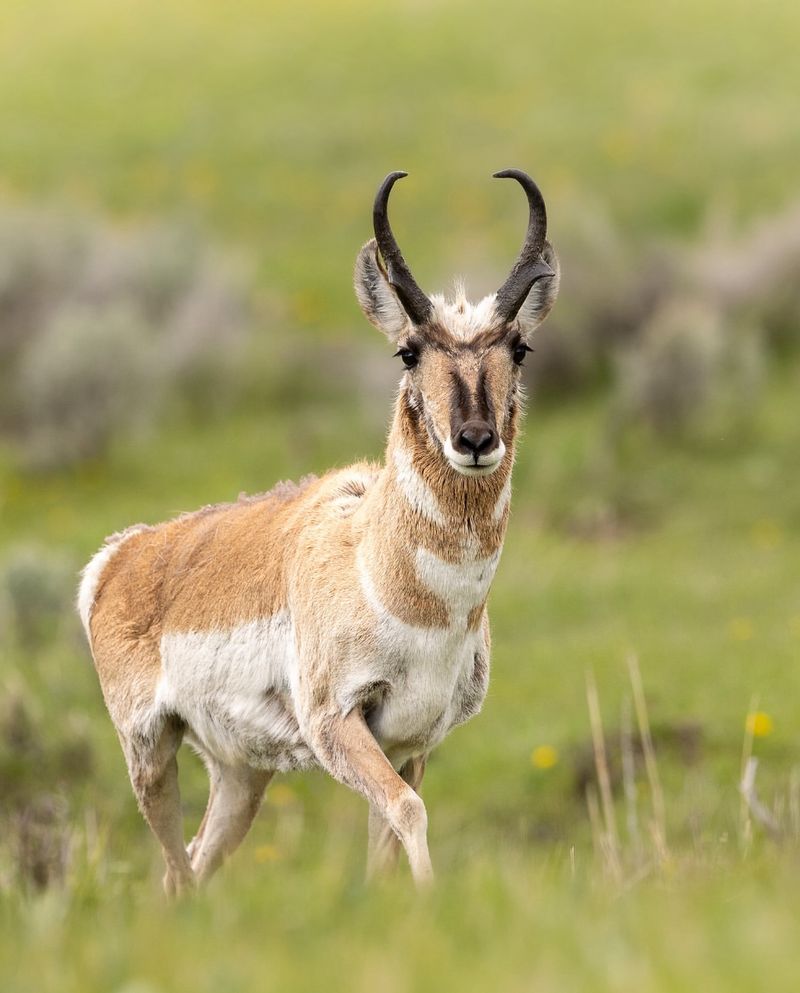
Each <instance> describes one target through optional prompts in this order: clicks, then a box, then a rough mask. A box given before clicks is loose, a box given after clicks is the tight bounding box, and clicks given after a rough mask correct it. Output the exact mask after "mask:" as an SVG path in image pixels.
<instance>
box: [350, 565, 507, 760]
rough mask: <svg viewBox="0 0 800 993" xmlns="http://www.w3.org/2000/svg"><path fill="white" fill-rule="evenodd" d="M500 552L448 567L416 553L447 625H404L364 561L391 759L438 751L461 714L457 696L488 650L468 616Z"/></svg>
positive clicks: (377, 721) (380, 726)
mask: <svg viewBox="0 0 800 993" xmlns="http://www.w3.org/2000/svg"><path fill="white" fill-rule="evenodd" d="M499 558H500V553H499V551H498V552H496V553H495V554H493V555H491V556H489V557H486V558H476V557H474V556H473V555H469V554H468V555H466V556H465V558H464V560H463V561H462V562H459V563H451V562H445V561H444V560H443V559H440V558H439V557H438V556H436V555H434V554H433V553H432V552H429V551H427V550H425V549H422V548H420V549H418V550H417V553H416V571H417V576H418V578H419V581H420V582H421V583H422V584H423V585H424V586H425V587H426V588H428V589H429V590H431V592H433V593H435V594H436V596H437V597H438V598H439V599H440V600H441V601H442V602H443V603H444V604H445V605H446V607H447V611H448V624H447V626H446V627H443V628H441V627H439V628H431V627H417V626H414V625H411V624H407V623H405V622H403V621H401V620H400V619H399V618H397V617H395V616H394V615H393V614H391V612H390V611H388V610H387V609H386V607H385V606H384V605H383V604H382V603H381V601H380V599H379V598H378V596H377V593H376V591H375V585H374V583H373V581H372V579H371V576H370V574H369V569H368V566H367V564H366V563H365V562H363V561H362V562H360V565H359V568H360V574H361V584H362V589H363V590H364V593H365V595H366V597H367V600H368V602H369V604H370V606H371V607H372V609H373V611H374V612H375V614H376V622H377V626H376V633H377V642H378V645H377V655H378V658H379V660H380V662H379V669H380V672H376V673H373V675H375V676H377V677H378V678H383V679H385V681H386V683H387V686H388V691H387V694H386V697H385V699H384V701H383V703H382V705H381V706H380V707H379V708H378V709H377V710H376V713H375V715H374V718H373V721H372V727H373V731H374V733H375V734H376V736H377V737H378V739H379V740H380V741H381V744H382V745H383V747H384V749H385V750H386V751H387V754H389V755H390V757H392V753H393V752H397V753H399V754H400V755H402V754H404V753H408V754H410V753H412V752H414V751H416V750H418V749H419V748H428V747H433V745H435V744H436V743H437V742H438V741H439V740H441V738H442V737H444V735H445V733H446V732H447V730H448V728H449V727H450V725H451V723H452V721H453V719H454V715H455V712H456V711H457V710H458V706H459V701H458V699H457V697H458V691H459V688H460V687H461V686H463V684H464V681H465V676H466V675H467V674H468V673H469V672H471V670H472V667H473V666H474V664H475V656H476V653H477V652H478V651H482V650H483V647H484V644H483V642H484V636H483V632H482V631H480V630H479V631H475V630H468V621H469V619H470V613H471V612H472V611H473V610H474V609H475V608H478V607H480V606H481V605H482V604H483V603H484V601H485V600H486V597H487V595H488V592H489V587H490V586H491V582H492V579H493V578H494V573H495V570H496V568H497V563H498V561H499Z"/></svg>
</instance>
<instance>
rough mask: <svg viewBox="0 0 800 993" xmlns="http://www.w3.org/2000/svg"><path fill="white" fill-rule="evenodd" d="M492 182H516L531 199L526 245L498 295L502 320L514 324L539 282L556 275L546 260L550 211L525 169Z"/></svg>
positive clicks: (502, 172)
mask: <svg viewBox="0 0 800 993" xmlns="http://www.w3.org/2000/svg"><path fill="white" fill-rule="evenodd" d="M492 178H494V179H516V181H517V182H518V183H519V184H520V186H521V187H522V188H523V190H524V191H525V195H526V196H527V198H528V209H529V214H528V230H527V232H526V234H525V241H524V242H523V245H522V249H521V250H520V253H519V256H518V258H517V261H516V262H515V263H514V265H513V267H512V269H511V272H510V273H509V276H508V279H506V281H505V282H504V283H503V285H502V286H501V287H500V289H499V290H498V291H497V297H496V303H495V311H496V313H497V314H498V316H500V317H501V318H502V319H503V320H505V321H512V320H513V319H514V318H515V317H516V316H517V314H518V312H519V309H520V307H521V306H522V304H523V303H524V302H525V297H526V296H527V295H528V293H530V290H531V287H532V286H533V284H534V283H535V282H536V280H537V279H545V278H548V277H549V276H552V275H553V271H552V269H550V267H549V266H548V265H547V264H546V263H543V260H542V249H543V248H544V244H545V238H546V237H547V208H546V207H545V203H544V197H543V196H542V193H541V190H540V189H539V187H538V186H537V185H536V183H535V182H534V181H533V179H531V177H530V176H529V175H528V174H527V173H525V172H523V171H522V170H521V169H501V170H500V171H499V172H496V173H494V174H493V177H492Z"/></svg>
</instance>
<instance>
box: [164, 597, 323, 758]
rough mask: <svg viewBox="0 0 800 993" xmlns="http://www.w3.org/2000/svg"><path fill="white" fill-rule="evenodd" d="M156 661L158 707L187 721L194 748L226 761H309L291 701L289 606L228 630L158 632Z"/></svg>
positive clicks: (293, 665) (292, 667)
mask: <svg viewBox="0 0 800 993" xmlns="http://www.w3.org/2000/svg"><path fill="white" fill-rule="evenodd" d="M161 659H162V665H163V677H162V680H161V684H160V686H159V705H160V706H161V707H162V708H163V709H165V710H169V711H170V712H172V713H175V714H177V715H178V716H179V717H181V718H182V719H183V720H184V721H185V722H186V724H187V725H188V729H189V730H188V734H187V737H188V738H189V740H190V741H191V742H192V743H194V744H196V745H197V746H198V747H199V748H200V750H201V751H204V752H207V753H209V754H210V755H212V756H214V757H215V758H216V759H218V760H219V761H221V762H225V763H228V764H231V765H236V764H241V763H246V764H248V765H251V766H256V767H262V768H269V769H279V770H287V769H292V768H297V767H302V766H307V765H310V764H312V763H313V756H312V753H311V751H310V749H309V748H308V746H307V745H306V744H305V742H304V741H303V738H302V736H301V734H300V730H299V727H298V724H297V720H296V718H295V713H294V706H293V703H292V698H291V691H290V676H291V673H292V672H293V671H294V670H295V669H296V666H297V655H296V650H295V640H294V630H293V627H292V623H291V618H290V617H289V614H288V611H281V612H279V613H277V614H275V615H273V616H272V617H268V618H263V619H259V620H255V621H250V622H249V623H247V624H242V625H239V626H237V627H235V628H232V629H230V630H228V631H190V632H181V633H170V634H165V635H164V636H163V637H162V639H161Z"/></svg>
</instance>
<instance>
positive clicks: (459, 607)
mask: <svg viewBox="0 0 800 993" xmlns="http://www.w3.org/2000/svg"><path fill="white" fill-rule="evenodd" d="M499 561H500V552H499V551H497V552H495V553H494V554H493V555H490V556H489V557H488V558H484V559H471V560H470V559H467V560H466V561H464V562H459V563H452V562H445V561H444V560H443V559H440V558H439V557H438V556H437V555H434V554H433V552H429V551H427V550H426V549H424V548H418V549H417V575H418V576H419V578H420V581H421V582H422V583H423V584H424V585H425V586H427V588H428V589H429V590H431V592H433V593H435V594H436V595H437V596H438V597H439V598H440V599H441V600H443V601H444V602H445V603H446V604H447V608H448V610H449V611H450V626H451V627H459V626H460V627H462V628H463V626H464V624H465V623H466V621H467V617H468V616H469V612H470V611H471V610H472V609H473V608H474V607H477V606H479V605H480V604H481V603H483V601H484V600H485V599H486V597H487V595H488V593H489V587H490V586H491V585H492V580H493V579H494V574H495V571H496V570H497V563H498V562H499Z"/></svg>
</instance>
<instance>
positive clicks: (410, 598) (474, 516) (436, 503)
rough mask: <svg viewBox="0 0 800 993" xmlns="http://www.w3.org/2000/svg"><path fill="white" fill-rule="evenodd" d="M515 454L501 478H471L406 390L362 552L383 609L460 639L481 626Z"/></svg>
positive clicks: (367, 509)
mask: <svg viewBox="0 0 800 993" xmlns="http://www.w3.org/2000/svg"><path fill="white" fill-rule="evenodd" d="M513 457H514V456H513V444H508V443H507V450H506V454H505V456H504V461H503V463H502V464H501V465H500V467H499V468H498V469H497V470H496V471H495V472H494V473H493V474H492V475H490V476H483V477H477V478H474V477H466V476H461V475H460V474H459V473H457V472H456V471H455V470H454V469H453V468H451V467H450V465H448V464H447V462H446V461H445V457H444V455H443V454H442V453H441V452H440V451H438V450H437V447H436V446H435V443H434V442H433V441H432V440H431V439H430V437H429V435H428V432H427V428H426V427H425V424H424V422H423V420H422V418H421V417H420V416H419V415H418V413H417V411H416V410H415V408H414V407H413V406H412V405H409V403H408V400H407V397H406V396H405V395H404V393H403V392H402V391H401V394H400V396H399V398H398V403H397V408H396V411H395V418H394V424H393V426H392V430H391V433H390V435H389V442H388V445H387V450H386V466H385V468H384V471H383V472H382V474H381V478H380V480H379V481H378V482H377V483H376V484H375V486H374V487H373V489H372V491H371V494H370V497H369V498H368V499H367V501H365V504H364V514H365V517H366V521H365V524H366V526H365V530H364V532H363V538H362V541H361V543H360V546H359V552H358V569H359V573H360V576H361V583H362V587H363V588H364V590H365V591H366V593H367V598H368V600H369V602H370V603H372V604H373V606H374V607H375V609H376V610H377V611H378V612H379V613H380V614H383V615H387V616H388V615H390V616H391V617H392V618H394V620H395V621H399V622H402V623H404V624H406V625H411V626H412V628H429V629H431V628H435V629H439V630H447V631H449V632H450V633H451V634H452V635H453V636H454V637H457V638H459V637H465V636H466V635H467V633H469V632H476V631H478V630H479V629H480V626H481V624H482V618H483V612H484V606H485V602H486V597H487V594H488V592H489V587H490V586H491V582H492V578H493V577H494V571H495V569H496V567H497V563H498V561H499V558H500V551H501V547H502V544H503V537H504V536H505V530H506V522H507V520H508V505H509V497H510V494H511V465H512V461H513Z"/></svg>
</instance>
